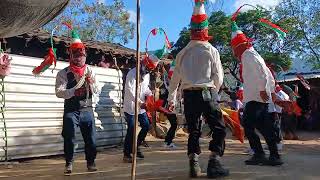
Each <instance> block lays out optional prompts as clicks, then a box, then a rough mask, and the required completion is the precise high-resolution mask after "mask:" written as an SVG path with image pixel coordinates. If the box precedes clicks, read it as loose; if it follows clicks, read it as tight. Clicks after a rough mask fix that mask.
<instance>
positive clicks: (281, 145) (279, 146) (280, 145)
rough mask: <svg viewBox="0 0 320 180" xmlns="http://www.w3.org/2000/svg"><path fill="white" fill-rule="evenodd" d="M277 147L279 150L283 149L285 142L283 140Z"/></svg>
mask: <svg viewBox="0 0 320 180" xmlns="http://www.w3.org/2000/svg"><path fill="white" fill-rule="evenodd" d="M277 149H278V151H282V149H283V143H282V142H280V143H279V144H277Z"/></svg>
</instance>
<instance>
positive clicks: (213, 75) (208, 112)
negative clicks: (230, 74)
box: [168, 0, 229, 178]
mask: <svg viewBox="0 0 320 180" xmlns="http://www.w3.org/2000/svg"><path fill="white" fill-rule="evenodd" d="M204 3H205V0H195V7H194V9H193V15H192V18H191V41H190V42H189V43H188V45H187V46H186V47H185V48H184V49H182V50H181V51H180V52H179V54H178V55H177V58H176V66H175V69H174V72H173V75H172V79H171V81H170V85H169V97H168V101H169V102H170V106H171V107H170V109H172V108H173V107H174V104H175V102H176V101H175V96H176V92H177V88H178V84H179V83H180V82H181V89H182V90H183V97H184V113H185V117H186V121H187V126H188V132H189V139H188V157H189V168H190V177H197V176H199V175H200V173H201V168H200V164H199V155H200V153H201V149H200V145H199V138H200V136H201V126H200V124H201V121H200V117H201V115H203V116H204V117H205V118H206V119H207V122H208V124H209V127H210V129H211V130H212V132H213V133H212V140H211V141H210V144H209V150H210V151H211V154H210V157H209V162H208V168H207V176H208V178H216V177H221V176H227V175H229V170H227V169H225V168H224V167H223V166H222V165H221V163H220V161H219V158H220V157H221V156H222V155H223V153H224V147H225V136H226V126H225V123H224V121H223V118H222V112H221V109H220V106H219V103H218V102H217V100H218V92H219V89H220V87H221V85H222V83H223V76H224V74H223V68H222V65H221V61H220V55H219V52H218V50H217V49H216V48H214V47H213V46H212V45H211V44H210V43H209V42H208V41H209V40H210V39H211V38H212V37H211V36H208V19H207V15H206V13H205V7H204Z"/></svg>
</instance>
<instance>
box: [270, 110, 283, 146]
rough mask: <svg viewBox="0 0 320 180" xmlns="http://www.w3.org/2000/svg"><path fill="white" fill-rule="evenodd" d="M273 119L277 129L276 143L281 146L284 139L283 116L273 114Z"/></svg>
mask: <svg viewBox="0 0 320 180" xmlns="http://www.w3.org/2000/svg"><path fill="white" fill-rule="evenodd" d="M271 115H272V118H273V122H274V128H275V133H276V137H277V139H276V143H277V144H279V143H280V142H281V141H282V139H283V137H282V131H281V116H280V115H281V114H279V113H276V112H274V113H271Z"/></svg>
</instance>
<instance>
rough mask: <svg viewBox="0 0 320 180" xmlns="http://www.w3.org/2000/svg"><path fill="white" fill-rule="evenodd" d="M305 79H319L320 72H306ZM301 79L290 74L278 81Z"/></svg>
mask: <svg viewBox="0 0 320 180" xmlns="http://www.w3.org/2000/svg"><path fill="white" fill-rule="evenodd" d="M303 77H304V79H306V80H308V79H318V78H320V74H305V75H303ZM298 80H299V79H298V78H297V76H296V75H288V76H284V77H282V78H281V79H279V80H278V82H288V81H298Z"/></svg>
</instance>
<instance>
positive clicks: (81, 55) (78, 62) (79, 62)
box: [70, 49, 86, 67]
mask: <svg viewBox="0 0 320 180" xmlns="http://www.w3.org/2000/svg"><path fill="white" fill-rule="evenodd" d="M70 63H71V64H73V65H75V66H77V67H83V66H84V65H85V63H86V53H85V51H84V50H82V49H76V50H71V52H70Z"/></svg>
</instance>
